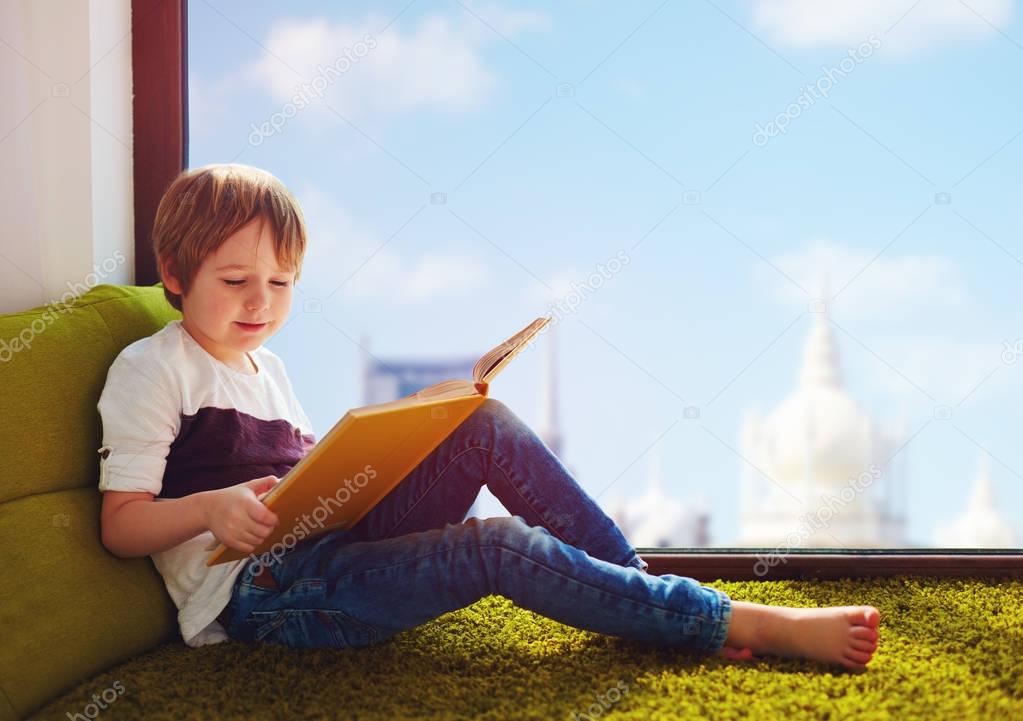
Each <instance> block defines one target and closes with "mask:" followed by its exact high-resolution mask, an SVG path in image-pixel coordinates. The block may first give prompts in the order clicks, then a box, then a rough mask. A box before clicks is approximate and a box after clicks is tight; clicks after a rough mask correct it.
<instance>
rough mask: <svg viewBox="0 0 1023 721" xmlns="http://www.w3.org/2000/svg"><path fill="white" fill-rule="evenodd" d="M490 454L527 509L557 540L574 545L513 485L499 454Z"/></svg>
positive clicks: (495, 452)
mask: <svg viewBox="0 0 1023 721" xmlns="http://www.w3.org/2000/svg"><path fill="white" fill-rule="evenodd" d="M491 454H492V455H493V456H494V465H495V466H496V467H497V469H498V470H499V471H501V473H503V474H504V477H505V478H506V479H507V480H508V485H509V486H511V487H512V489H513V490H514V491H515V493H516V494H517V495H518V497H519V498H521V499H522V502H523V503H524V504H525V505H526V507H527V508H529V510H531V511H532V512H533V513H535V514H536V516H537V517H538V518H539V519H540V520H541V521H543V523H544V528H547V529H548V530H550V531H552V532H553V534H554V535H555V537H556V538H557V539H558V540H559V541H561V542H562V543H567V544H568V545H570V546H573V545H575V544H573V543H571V542H570V541H569V540H568V539H567V538H565V535H564V533H563V532H562V531H561V530H559V529H558V528H557V526H555V525H554V524H552V523H551V522H550V521H548V520H547V519H546V518H544V515H543V514H542V513H540V511H538V510H537V508H536V506H534V505H533V504H532V503H530V502H529V501H528V500H527V499H526V497H525V496H523V495H522V491H520V490H519V487H518V486H517V485H515V483H513V482H512V476H511V475H510V474H509V473H508V471H506V470H505V469H504V466H503V465H501V463H502V461H501V458H500V454H499V453H498V452H497V451H496V450H494V451H491Z"/></svg>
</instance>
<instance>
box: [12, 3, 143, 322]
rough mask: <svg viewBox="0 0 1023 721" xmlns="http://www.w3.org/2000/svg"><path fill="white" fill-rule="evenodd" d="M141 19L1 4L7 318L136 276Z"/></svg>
mask: <svg viewBox="0 0 1023 721" xmlns="http://www.w3.org/2000/svg"><path fill="white" fill-rule="evenodd" d="M130 18H131V2H130V0H88V1H87V2H80V1H77V0H43V1H42V2H23V3H12V2H4V3H0V28H3V31H2V38H3V41H4V42H0V97H2V98H3V99H4V100H3V102H0V170H2V172H0V313H9V312H13V311H16V310H23V309H25V308H30V307H33V306H39V305H45V304H48V303H57V302H59V301H60V300H61V298H62V296H63V297H64V299H65V300H66V299H67V297H68V296H67V295H66V294H67V293H69V292H72V291H74V292H76V293H78V294H81V293H84V292H85V291H86V290H88V289H89V288H90V287H92V286H94V285H98V284H99V283H119V284H124V283H132V282H134V266H135V252H134V248H133V235H134V230H133V223H134V218H133V212H132V157H131V146H132V142H131V140H132V126H131V100H132V92H131V24H130Z"/></svg>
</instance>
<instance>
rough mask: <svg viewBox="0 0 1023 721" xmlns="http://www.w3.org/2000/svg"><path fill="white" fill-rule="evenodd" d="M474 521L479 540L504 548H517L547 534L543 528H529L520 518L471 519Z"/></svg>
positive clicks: (470, 520)
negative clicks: (539, 535)
mask: <svg viewBox="0 0 1023 721" xmlns="http://www.w3.org/2000/svg"><path fill="white" fill-rule="evenodd" d="M472 521H475V522H476V523H478V524H479V525H478V526H477V529H478V532H479V534H480V537H481V538H480V540H482V541H486V542H489V543H494V544H498V545H505V546H519V545H521V544H523V543H527V542H528V541H529V540H530V539H531V538H533V537H535V536H536V535H538V534H549V531H548V530H547V529H546V528H544V527H543V526H530V525H529V524H528V523H526V521H525V519H524V518H522V516H498V517H495V518H483V519H476V518H472V519H469V521H466V522H467V523H469V522H472Z"/></svg>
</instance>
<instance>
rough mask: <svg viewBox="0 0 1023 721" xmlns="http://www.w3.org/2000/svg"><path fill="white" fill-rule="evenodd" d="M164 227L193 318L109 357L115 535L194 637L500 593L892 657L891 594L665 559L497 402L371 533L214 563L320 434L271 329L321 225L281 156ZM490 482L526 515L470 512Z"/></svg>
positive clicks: (191, 190) (563, 609) (347, 621)
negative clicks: (726, 577)
mask: <svg viewBox="0 0 1023 721" xmlns="http://www.w3.org/2000/svg"><path fill="white" fill-rule="evenodd" d="M153 243H154V249H155V254H156V257H157V259H158V264H159V269H160V276H161V278H162V279H163V283H164V293H165V295H166V296H167V299H168V301H169V302H171V304H172V305H174V307H176V308H178V309H179V310H181V312H182V320H181V321H173V322H171V323H169V324H168V325H167V326H166V327H165V328H164V329H163V330H161V331H159V332H158V333H156V334H154V335H153V336H151V337H149V338H144V339H142V340H139V341H137V342H135V343H132V344H131V345H129V346H127V347H126V348H125V349H124V350H123V351H122V352H121V354H120V355H118V357H117V358H116V359H115V361H114V363H113V365H112V366H111V368H110V371H109V373H108V376H107V383H106V386H105V387H104V390H103V394H102V396H101V398H100V402H99V410H100V413H101V415H102V419H103V433H104V439H103V442H104V446H103V448H101V449H100V450H101V473H100V490H101V491H104V499H103V511H102V530H103V543H104V545H105V546H106V547H107V549H108V550H110V551H111V552H112V553H114V554H115V555H117V556H121V557H132V556H144V555H151V556H152V558H153V561H154V563H155V564H156V567H157V569H158V570H159V571H160V573H161V575H162V576H163V578H164V581H165V583H166V585H167V589H168V591H169V592H170V594H171V597H172V599H173V600H174V602H175V604H176V605H177V607H178V609H179V614H178V621H179V625H180V627H181V634H182V638H183V639H184V640H185V642H186V643H187V644H188V645H190V646H200V645H203V644H206V643H215V642H218V641H223V640H226V639H227V638H234V639H238V640H242V641H248V642H255V643H278V644H284V645H289V646H296V647H310V646H334V647H346V646H347V647H362V646H368V645H373V644H376V643H380V642H382V641H384V640H386V639H387V638H389V637H390V636H392V635H394V634H395V633H398V632H399V631H402V630H404V629H407V628H412V627H415V626H417V625H420V624H422V623H425V622H427V621H429V620H431V619H433V618H436V617H437V616H440V615H441V614H443V613H446V612H448V611H451V610H455V609H458V608H463V607H465V606H467V605H470V604H471V603H474V602H475V601H476V600H478V599H480V598H482V597H484V596H487V595H490V594H495V593H496V594H500V595H504V596H506V597H508V598H510V599H511V600H512V601H514V602H515V603H517V604H518V605H520V606H522V607H524V608H528V609H531V610H534V611H536V612H538V613H541V614H543V615H546V616H549V617H551V618H554V619H556V620H559V621H561V622H563V623H566V624H569V625H573V626H576V627H578V628H585V629H589V630H593V631H597V632H601V633H606V634H612V635H618V636H622V637H628V638H634V639H639V640H645V641H648V642H650V643H655V644H663V645H676V646H685V647H689V648H693V649H697V650H702V651H710V652H714V653H717V654H719V655H722V656H724V657H726V658H729V659H733V660H745V659H750V658H753V654H755V653H774V654H779V655H785V656H797V657H803V658H810V659H814V660H818V661H822V662H826V663H834V664H839V665H842V666H844V667H846V668H849V669H863V668H865V667H866V663H867V662H869V661H870V660H871V657H872V655H873V653H874V651H875V650H876V648H877V640H878V632H877V627H878V621H879V614H878V612H877V609H875V608H873V607H871V606H842V607H836V608H823V609H809V608H807V609H795V608H780V607H772V606H763V605H759V604H752V603H743V602H739V601H732V600H731V599H730V598H729V597H728V596H727V595H726V594H724V593H723V592H721V591H718V590H716V589H712V588H708V587H704V586H701V585H699V584H698V583H696V582H695V581H694V580H693V579H690V578H685V577H680V576H674V575H671V574H668V575H665V576H650V575H647V574H646V573H645V568H646V565H647V564H646V562H645V561H643V560H642V559H641V558H640V557H639V556H638V555H637V554H636V552H635V549H634V548H632V546H631V545H630V544H629V543H628V542H627V541H626V539H625V538H624V536H623V535H622V534H621V531H620V530H619V529H618V528H617V526H615V524H614V522H613V521H612V520H611V519H610V518H609V517H608V516H607V515H606V514H605V513H604V512H603V510H602V509H600V507H599V506H598V505H597V503H596V502H595V501H594V500H593V499H592V498H591V497H590V496H589V495H588V494H586V492H585V491H583V489H582V488H581V487H580V486H579V485H578V483H577V482H576V481H575V479H574V478H572V476H571V475H570V474H569V473H568V471H567V469H565V467H564V466H563V465H562V464H561V463H560V461H559V460H558V459H557V458H556V457H555V456H554V455H553V454H552V453H551V452H550V450H549V449H548V448H547V447H546V446H545V445H544V444H543V442H542V441H541V440H540V439H539V438H538V437H537V436H536V434H535V433H533V432H532V431H531V430H530V429H529V428H528V427H527V426H526V425H525V424H523V423H522V422H521V421H520V420H519V419H518V418H517V417H516V416H515V415H514V414H513V413H512V412H511V411H510V410H509V409H508V408H507V407H506V406H504V405H503V404H501V403H500V402H498V401H495V400H493V399H488V400H486V401H485V402H484V403H483V404H482V405H481V406H480V408H479V409H477V410H476V411H475V412H474V413H473V414H472V415H471V416H470V417H469V418H468V419H466V421H464V422H463V423H462V424H461V425H460V426H459V427H458V428H457V429H456V430H455V431H454V432H453V433H452V434H451V435H450V436H449V437H448V438H447V439H445V440H444V442H442V443H441V445H440V446H439V447H438V448H437V449H435V450H434V451H433V452H432V453H431V454H430V455H429V456H427V458H426V459H425V460H424V461H423V462H422V463H420V464H419V465H418V466H417V467H416V468H415V469H413V471H412V472H411V473H410V474H409V475H408V476H407V477H406V478H405V479H404V480H403V481H402V482H401V483H400V484H399V485H398V487H396V488H395V489H394V490H393V491H392V492H391V493H389V494H388V495H387V496H386V497H385V498H384V499H383V500H382V501H381V502H380V503H379V504H378V505H377V506H376V507H374V508H373V510H372V511H370V513H368V514H367V515H366V516H365V517H364V518H363V519H362V520H361V521H360V522H359V523H358V524H356V525H355V526H354V527H353V528H351V529H348V530H344V531H334V532H330V533H325V534H322V535H320V536H318V537H316V538H313V539H308V540H307V541H304V542H302V543H299V544H298V545H297V546H295V547H294V548H292V549H291V550H290V551H289V553H288V554H286V555H285V556H284V557H283V558H282V559H281V560H280V561H279V562H277V563H274V564H271V565H269V566H267V567H265V568H264V567H263V566H262V564H261V563H248V564H247V561H246V560H245V559H242V560H238V561H233V562H228V563H224V564H219V565H216V566H213V567H212V568H207V567H206V566H205V557H206V554H207V552H206V550H205V549H206V547H207V546H208V545H209V544H210V543H211V542H212V541H213V540H214V539H218V540H220V541H222V542H223V543H225V544H226V545H227V546H229V547H231V548H236V549H239V550H241V551H244V552H245V553H250V552H251V551H253V550H254V549H255V547H256V546H257V545H259V543H260V542H261V541H262V539H263V538H265V537H266V535H267V534H268V533H270V531H271V530H272V529H273V528H274V527H275V526H276V525H277V524H278V522H279V519H278V518H277V516H276V514H274V513H273V512H272V511H270V510H269V509H268V508H267V507H266V506H264V505H263V504H262V503H261V502H260V500H259V497H260V495H261V494H262V493H264V492H265V491H267V490H269V489H270V488H272V487H273V484H274V483H275V482H276V480H277V479H278V478H280V477H281V476H283V475H284V474H285V473H287V471H288V470H289V469H290V468H291V467H292V466H293V465H294V464H295V463H297V462H298V461H299V460H300V459H301V458H302V456H303V455H304V454H305V453H306V452H308V450H309V449H310V448H311V447H312V445H313V444H314V442H315V436H314V434H313V431H312V428H311V425H310V423H309V420H308V418H307V417H306V415H305V413H304V412H303V411H302V408H301V406H300V404H299V402H298V400H297V399H296V398H295V396H294V393H293V391H292V388H291V385H290V383H289V381H288V378H287V375H286V373H285V371H284V367H283V364H282V363H281V361H280V359H278V358H277V356H275V355H274V354H273V353H271V352H270V351H269V350H267V349H265V348H264V347H263V346H262V343H263V342H264V341H266V340H267V339H268V338H269V337H270V336H271V335H273V334H274V333H275V332H277V331H278V330H279V329H280V328H281V327H282V326H283V325H284V323H285V322H286V319H287V316H288V312H289V310H290V307H291V297H292V289H293V287H294V283H295V281H296V280H297V279H298V274H299V270H300V268H301V263H302V258H303V254H304V252H305V245H306V235H305V224H304V221H303V218H302V213H301V210H300V209H299V207H298V204H297V203H296V202H295V200H294V198H292V196H291V195H290V193H288V191H287V189H286V188H285V187H284V186H283V185H282V184H281V183H280V181H278V180H277V179H276V178H274V177H273V176H272V175H270V174H269V173H266V172H264V171H260V170H257V169H255V168H250V167H247V166H239V165H217V166H207V167H204V168H198V169H196V170H192V171H187V172H185V173H183V174H182V175H181V176H179V177H178V178H177V179H176V180H175V181H174V183H172V184H171V186H170V188H168V190H167V192H166V194H165V196H164V198H163V199H162V201H161V203H160V207H159V209H158V211H157V216H156V220H155V224H154V229H153ZM483 485H486V486H487V487H488V488H489V489H490V490H491V492H492V493H493V494H494V495H495V496H496V497H497V498H498V500H500V501H501V503H502V504H503V505H504V506H505V508H506V509H507V510H508V511H509V512H511V514H512V515H511V516H510V517H507V518H505V517H500V518H488V519H483V520H479V519H475V518H473V519H469V520H468V521H463V519H464V517H465V514H466V512H467V511H468V509H469V508H470V507H471V505H472V503H473V501H474V500H475V498H476V496H477V494H478V493H479V491H480V489H481V488H482V486H483ZM246 564H247V565H246Z"/></svg>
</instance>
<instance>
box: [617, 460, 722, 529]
mask: <svg viewBox="0 0 1023 721" xmlns="http://www.w3.org/2000/svg"><path fill="white" fill-rule="evenodd" d="M649 473H650V477H649V482H648V485H647V489H646V491H645V492H644V493H643V495H641V496H637V497H635V498H628V499H625V500H619V501H618V502H617V503H616V504H615V505H614V507H613V508H612V509H611V510H610V511H609V512H608V515H609V516H611V518H612V519H613V520H614V522H615V523H616V524H617V525H618V527H619V528H621V529H622V533H623V534H624V535H625V538H626V539H628V541H629V543H631V544H632V545H633V546H636V547H642V548H705V547H706V546H707V545H708V542H709V539H708V536H707V527H708V525H709V520H710V515H709V513H708V512H707V510H706V509H705V508H702V507H701V508H696V507H689V506H687V505H686V504H685V503H683V502H682V501H680V500H679V499H678V498H676V497H675V496H672V495H670V494H669V493H668V491H667V490H666V489H665V487H664V479H663V477H662V476H663V474H662V471H661V452H660V446H658V445H655V446H654V447H653V448H651V449H650V471H649Z"/></svg>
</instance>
